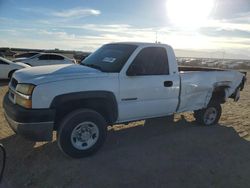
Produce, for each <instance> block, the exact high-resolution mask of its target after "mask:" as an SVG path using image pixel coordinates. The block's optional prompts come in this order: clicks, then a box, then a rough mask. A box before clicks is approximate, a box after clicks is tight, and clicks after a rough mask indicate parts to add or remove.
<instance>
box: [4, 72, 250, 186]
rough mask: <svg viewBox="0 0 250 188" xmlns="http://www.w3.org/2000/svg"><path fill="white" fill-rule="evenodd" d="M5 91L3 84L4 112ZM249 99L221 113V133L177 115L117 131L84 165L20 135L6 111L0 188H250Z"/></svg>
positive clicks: (246, 94)
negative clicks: (2, 179) (4, 165)
mask: <svg viewBox="0 0 250 188" xmlns="http://www.w3.org/2000/svg"><path fill="white" fill-rule="evenodd" d="M248 74H249V75H250V72H249V73H248ZM248 80H250V76H248ZM6 91H7V86H6V84H4V83H0V103H1V104H2V97H3V95H4V93H5V92H6ZM249 93H250V84H249V83H248V84H247V85H246V88H245V90H244V91H243V92H242V93H241V94H242V95H241V99H240V101H239V102H238V103H234V102H233V101H231V100H230V101H229V102H227V103H226V104H224V105H223V114H222V117H221V120H220V122H219V125H218V126H211V127H203V126H199V125H196V124H195V123H194V119H193V117H192V114H191V113H184V114H178V115H175V120H174V122H169V121H168V120H167V119H166V118H157V119H151V120H147V121H140V122H136V123H133V124H130V125H128V126H122V125H117V126H114V127H113V128H112V129H110V131H109V133H108V137H107V140H106V143H105V145H104V147H103V148H102V149H101V150H100V151H99V152H98V153H97V154H96V155H94V156H92V157H89V158H85V159H80V160H75V159H70V158H67V157H65V156H64V155H63V154H62V153H61V152H60V151H59V149H58V147H57V144H56V142H55V141H53V142H49V143H47V142H44V143H34V142H30V141H27V140H24V139H23V138H21V137H19V136H17V135H15V134H14V133H13V132H12V131H11V130H10V128H9V127H8V125H7V123H6V121H5V119H4V117H3V113H2V107H1V105H0V107H1V108H0V142H1V143H3V144H4V145H5V147H6V150H7V166H6V171H5V174H4V184H1V185H0V187H1V186H2V187H10V188H12V187H84V188H91V187H101V188H105V187H107V188H112V187H126V188H128V187H137V188H138V187H164V188H166V187H192V188H193V187H202V188H206V187H234V188H235V187H250V142H249V141H250V120H249V116H250V107H249V105H250V98H249ZM135 125H138V126H136V127H133V128H129V127H132V126H135Z"/></svg>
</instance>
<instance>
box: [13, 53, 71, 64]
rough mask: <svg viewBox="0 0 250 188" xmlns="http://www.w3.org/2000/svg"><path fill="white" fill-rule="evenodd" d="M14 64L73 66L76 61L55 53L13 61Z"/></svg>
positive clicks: (40, 54)
mask: <svg viewBox="0 0 250 188" xmlns="http://www.w3.org/2000/svg"><path fill="white" fill-rule="evenodd" d="M14 61H15V62H22V63H25V64H28V65H30V66H43V65H57V64H74V63H76V61H75V60H74V59H70V58H68V57H66V56H63V55H61V54H55V53H39V54H37V55H34V56H32V57H30V58H22V59H21V58H20V59H17V60H14Z"/></svg>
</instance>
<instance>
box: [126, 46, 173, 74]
mask: <svg viewBox="0 0 250 188" xmlns="http://www.w3.org/2000/svg"><path fill="white" fill-rule="evenodd" d="M131 68H132V69H133V72H134V74H135V75H167V74H169V67H168V57H167V52H166V50H165V48H162V47H147V48H144V49H142V50H141V51H140V52H139V54H138V55H137V56H136V58H135V59H134V61H133V62H132V64H131V65H130V68H129V69H131Z"/></svg>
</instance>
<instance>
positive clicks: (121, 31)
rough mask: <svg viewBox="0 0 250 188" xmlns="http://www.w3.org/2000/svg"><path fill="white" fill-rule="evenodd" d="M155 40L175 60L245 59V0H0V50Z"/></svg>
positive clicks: (248, 42)
mask: <svg viewBox="0 0 250 188" xmlns="http://www.w3.org/2000/svg"><path fill="white" fill-rule="evenodd" d="M201 2H202V3H201ZM156 40H157V41H158V42H161V43H166V44H170V45H171V46H173V48H174V49H175V51H176V53H177V55H178V56H206V57H210V58H213V57H219V58H223V57H224V58H241V59H250V1H249V0H136V1H133V0H119V1H118V0H102V1H101V0H60V1H59V0H58V1H56V0H54V1H51V0H43V1H34V0H0V47H18V48H38V49H54V48H59V49H64V50H81V51H94V50H95V49H97V48H98V47H100V46H101V45H103V44H105V43H109V42H120V41H137V42H155V41H156Z"/></svg>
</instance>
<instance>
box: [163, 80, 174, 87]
mask: <svg viewBox="0 0 250 188" xmlns="http://www.w3.org/2000/svg"><path fill="white" fill-rule="evenodd" d="M172 86H173V82H172V81H165V82H164V87H172Z"/></svg>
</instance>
